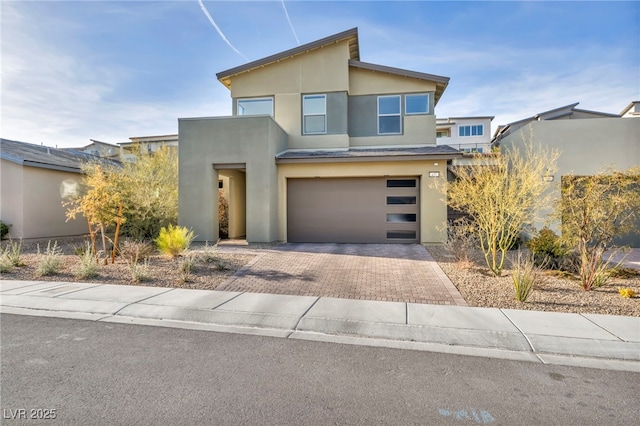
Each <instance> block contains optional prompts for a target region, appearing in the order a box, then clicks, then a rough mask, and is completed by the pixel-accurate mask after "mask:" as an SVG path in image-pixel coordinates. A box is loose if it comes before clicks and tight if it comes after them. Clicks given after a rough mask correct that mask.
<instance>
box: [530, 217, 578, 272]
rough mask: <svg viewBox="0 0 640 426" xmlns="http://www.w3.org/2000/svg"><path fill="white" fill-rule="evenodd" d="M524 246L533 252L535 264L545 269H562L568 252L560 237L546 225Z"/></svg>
mask: <svg viewBox="0 0 640 426" xmlns="http://www.w3.org/2000/svg"><path fill="white" fill-rule="evenodd" d="M526 246H527V248H528V249H529V250H531V253H532V254H533V262H534V263H535V265H536V266H538V267H540V268H546V269H562V268H563V267H564V263H565V262H564V259H565V257H566V256H567V254H568V253H569V250H568V249H567V248H566V246H565V245H564V244H563V243H562V240H561V239H560V237H559V236H558V235H557V234H556V233H555V232H553V231H552V230H551V229H549V228H547V227H546V226H545V227H544V228H542V229H541V230H540V232H538V235H536V236H535V237H534V238H532V239H530V240H529V241H527V243H526Z"/></svg>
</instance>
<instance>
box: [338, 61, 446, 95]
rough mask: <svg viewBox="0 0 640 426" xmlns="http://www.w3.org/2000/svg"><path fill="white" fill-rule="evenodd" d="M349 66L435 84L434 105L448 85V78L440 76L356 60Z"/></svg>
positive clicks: (350, 62)
mask: <svg viewBox="0 0 640 426" xmlns="http://www.w3.org/2000/svg"><path fill="white" fill-rule="evenodd" d="M349 66H351V67H354V68H361V69H365V70H369V71H375V72H382V73H386V74H391V75H398V76H402V77H408V78H415V79H418V80H425V81H432V82H434V83H435V84H436V93H435V99H434V105H436V104H437V103H438V101H439V100H440V97H441V96H442V94H443V93H444V89H446V88H447V86H448V85H449V77H443V76H441V75H434V74H427V73H423V72H418V71H410V70H405V69H402V68H394V67H388V66H385V65H378V64H370V63H367V62H360V61H358V60H353V59H350V60H349Z"/></svg>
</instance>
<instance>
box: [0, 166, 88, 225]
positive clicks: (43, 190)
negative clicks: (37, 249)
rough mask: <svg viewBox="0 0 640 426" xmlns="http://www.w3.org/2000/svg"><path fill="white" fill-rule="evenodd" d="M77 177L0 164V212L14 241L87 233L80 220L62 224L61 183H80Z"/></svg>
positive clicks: (64, 210) (64, 218)
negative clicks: (0, 201) (0, 210)
mask: <svg viewBox="0 0 640 426" xmlns="http://www.w3.org/2000/svg"><path fill="white" fill-rule="evenodd" d="M80 179H81V177H80V175H79V174H78V173H70V172H62V171H58V170H51V169H42V168H38V167H23V166H20V165H18V164H15V163H11V162H9V161H5V160H2V203H1V204H2V212H1V213H0V218H2V220H3V221H6V223H8V224H11V225H12V226H11V230H10V231H11V234H10V235H11V236H12V237H14V238H49V237H63V236H70V235H82V234H86V233H87V223H86V221H85V220H84V217H83V216H80V215H79V216H78V217H77V219H75V220H70V221H68V222H66V214H65V212H66V209H65V208H64V207H63V206H62V198H61V195H60V188H61V185H62V182H63V181H65V180H67V181H74V182H77V183H78V184H79V183H80Z"/></svg>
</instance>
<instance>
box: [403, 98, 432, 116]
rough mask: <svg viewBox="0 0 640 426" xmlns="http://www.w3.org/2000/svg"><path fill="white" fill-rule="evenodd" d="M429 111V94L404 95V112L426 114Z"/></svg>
mask: <svg viewBox="0 0 640 426" xmlns="http://www.w3.org/2000/svg"><path fill="white" fill-rule="evenodd" d="M428 112H429V95H427V94H426V93H425V94H421V95H407V96H405V97H404V113H405V114H407V115H410V114H426V113H428Z"/></svg>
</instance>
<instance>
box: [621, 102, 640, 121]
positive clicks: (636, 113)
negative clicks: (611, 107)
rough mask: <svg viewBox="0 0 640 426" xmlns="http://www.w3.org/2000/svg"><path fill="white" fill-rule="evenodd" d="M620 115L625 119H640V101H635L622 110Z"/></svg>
mask: <svg viewBox="0 0 640 426" xmlns="http://www.w3.org/2000/svg"><path fill="white" fill-rule="evenodd" d="M620 115H621V116H622V117H623V118H629V117H636V118H637V117H640V101H633V102H631V103H630V104H629V105H627V107H626V108H625V109H623V110H622V112H621V113H620Z"/></svg>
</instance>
